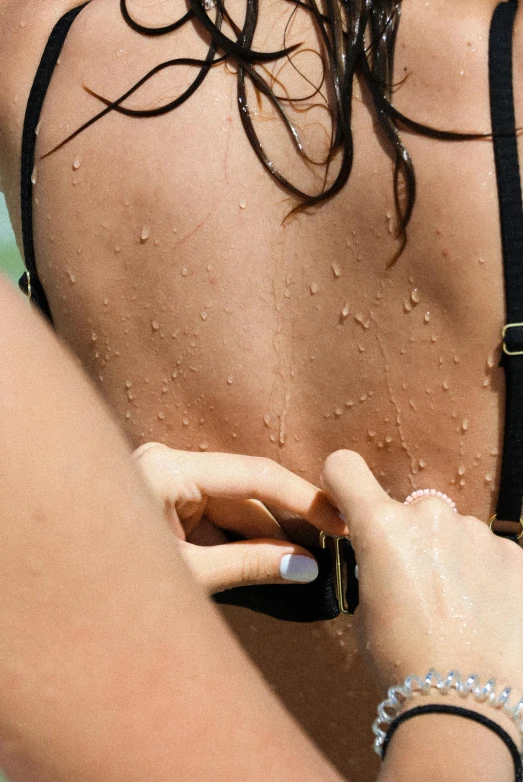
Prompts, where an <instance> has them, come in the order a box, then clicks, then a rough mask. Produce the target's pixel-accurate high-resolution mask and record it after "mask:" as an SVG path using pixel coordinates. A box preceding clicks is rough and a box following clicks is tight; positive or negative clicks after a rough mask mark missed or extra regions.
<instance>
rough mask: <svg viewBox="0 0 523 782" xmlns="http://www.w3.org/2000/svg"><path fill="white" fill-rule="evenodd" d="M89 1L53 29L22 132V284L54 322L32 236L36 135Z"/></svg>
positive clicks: (25, 291) (24, 289)
mask: <svg viewBox="0 0 523 782" xmlns="http://www.w3.org/2000/svg"><path fill="white" fill-rule="evenodd" d="M86 5H88V3H84V4H83V5H80V6H78V7H77V8H73V10H72V11H69V13H67V14H66V15H65V16H63V17H62V18H61V19H60V21H59V22H58V23H57V24H56V26H55V27H54V29H53V31H52V33H51V36H50V38H49V40H48V42H47V46H46V47H45V50H44V53H43V55H42V59H41V60H40V65H39V66H38V70H37V72H36V76H35V79H34V82H33V86H32V88H31V92H30V94H29V100H28V101H27V109H26V112H25V119H24V129H23V134H22V164H21V172H20V173H21V182H20V185H21V187H20V208H21V216H22V236H23V242H24V259H25V266H26V269H27V271H26V272H25V273H24V274H23V276H22V278H21V279H20V283H19V284H20V288H21V289H22V290H23V291H24V293H26V294H27V295H28V296H29V298H30V299H31V301H33V303H34V304H36V305H37V306H38V308H39V309H40V310H41V311H42V312H43V313H44V315H45V316H46V317H47V318H48V320H50V321H51V323H52V317H51V310H50V309H49V304H48V301H47V297H46V295H45V292H44V289H43V287H42V284H41V282H40V279H39V277H38V272H37V270H36V258H35V247H34V237H33V178H34V177H33V172H34V170H35V148H36V138H37V130H38V123H39V122H40V115H41V113H42V107H43V105H44V100H45V96H46V95H47V90H48V88H49V84H50V81H51V77H52V75H53V73H54V69H55V67H56V63H57V61H58V58H59V57H60V52H61V51H62V47H63V45H64V43H65V39H66V38H67V33H68V32H69V29H70V27H71V25H72V23H73V22H74V20H75V19H76V17H77V16H78V14H79V13H80V11H82V9H83V8H85V6H86Z"/></svg>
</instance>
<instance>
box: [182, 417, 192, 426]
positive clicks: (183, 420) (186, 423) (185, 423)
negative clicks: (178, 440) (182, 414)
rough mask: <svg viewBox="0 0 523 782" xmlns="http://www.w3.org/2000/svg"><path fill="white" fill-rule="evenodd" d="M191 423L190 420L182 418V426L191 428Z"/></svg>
mask: <svg viewBox="0 0 523 782" xmlns="http://www.w3.org/2000/svg"><path fill="white" fill-rule="evenodd" d="M189 423H190V421H189V419H188V418H182V424H183V425H184V426H189Z"/></svg>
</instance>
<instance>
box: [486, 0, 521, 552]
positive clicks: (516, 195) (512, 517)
mask: <svg viewBox="0 0 523 782" xmlns="http://www.w3.org/2000/svg"><path fill="white" fill-rule="evenodd" d="M516 10H517V0H509V1H508V2H504V3H500V4H499V5H498V7H497V8H496V10H495V11H494V15H493V17H492V24H491V27H490V39H489V85H490V110H491V117H492V133H493V143H494V157H495V161H496V177H497V185H498V199H499V216H500V224H501V241H502V248H503V267H504V279H505V300H506V323H507V325H506V326H505V327H504V329H503V334H502V340H503V354H502V366H503V367H504V370H505V380H506V400H505V434H504V442H503V456H502V462H501V475H500V484H499V497H498V503H497V507H496V519H499V520H500V522H497V521H495V524H496V526H495V527H493V529H494V532H496V534H498V535H502V536H503V537H507V538H511V539H516V538H517V537H518V535H519V534H521V531H522V529H523V525H522V524H521V522H520V518H521V502H522V497H523V205H522V199H521V181H520V172H519V160H518V148H517V139H516V119H515V111H514V95H513V87H512V33H513V27H514V18H515V15H516ZM501 520H502V521H501ZM504 522H506V523H504ZM509 522H512V523H509ZM515 523H517V525H518V526H517V529H516V530H514V527H515Z"/></svg>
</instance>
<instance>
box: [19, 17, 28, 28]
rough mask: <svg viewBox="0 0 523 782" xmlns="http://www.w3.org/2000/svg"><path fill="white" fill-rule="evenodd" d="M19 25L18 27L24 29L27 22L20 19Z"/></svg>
mask: <svg viewBox="0 0 523 782" xmlns="http://www.w3.org/2000/svg"><path fill="white" fill-rule="evenodd" d="M19 24H20V27H22V28H24V27H25V26H26V24H27V22H26V21H25V20H24V19H22V20H21V21H20V23H19Z"/></svg>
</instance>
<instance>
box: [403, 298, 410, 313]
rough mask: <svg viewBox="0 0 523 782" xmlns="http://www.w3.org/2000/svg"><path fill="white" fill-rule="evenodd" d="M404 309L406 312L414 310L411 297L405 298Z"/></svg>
mask: <svg viewBox="0 0 523 782" xmlns="http://www.w3.org/2000/svg"><path fill="white" fill-rule="evenodd" d="M403 309H404V310H405V312H410V311H411V310H412V304H411V302H410V300H409V299H405V301H404V302H403Z"/></svg>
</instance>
